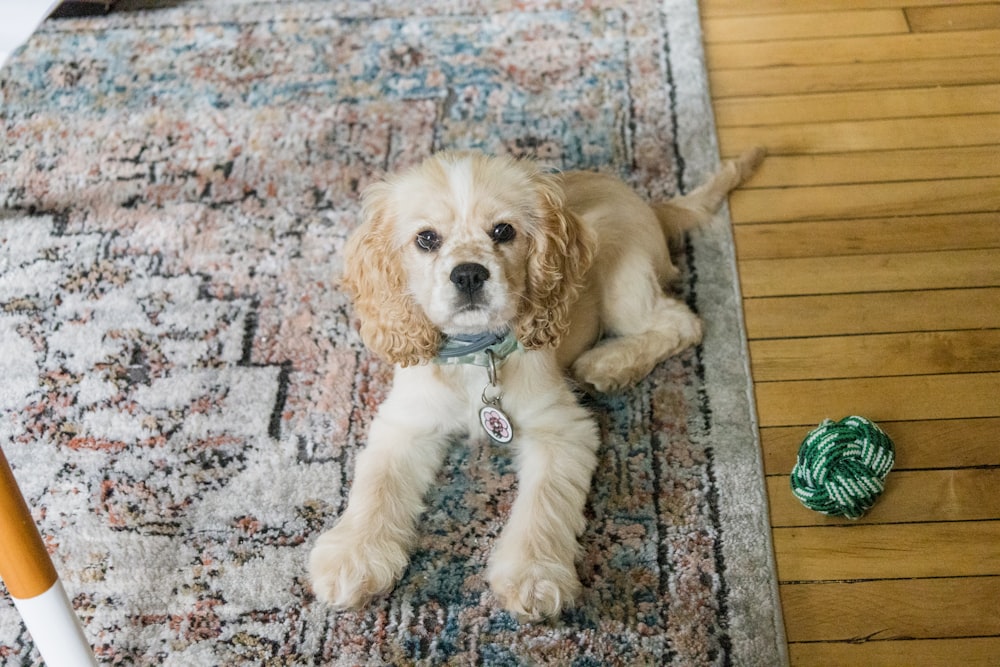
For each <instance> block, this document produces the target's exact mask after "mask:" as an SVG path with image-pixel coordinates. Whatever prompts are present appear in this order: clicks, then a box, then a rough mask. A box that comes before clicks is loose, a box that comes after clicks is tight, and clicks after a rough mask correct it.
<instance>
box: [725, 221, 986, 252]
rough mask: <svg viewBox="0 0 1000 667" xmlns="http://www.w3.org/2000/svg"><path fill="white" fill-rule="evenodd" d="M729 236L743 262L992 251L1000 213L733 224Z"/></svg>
mask: <svg viewBox="0 0 1000 667" xmlns="http://www.w3.org/2000/svg"><path fill="white" fill-rule="evenodd" d="M944 215H947V219H946V220H945V219H942V216H944ZM733 234H734V236H735V240H736V247H737V250H738V252H739V253H740V257H744V258H746V259H783V258H790V257H821V256H824V255H879V254H892V253H897V252H925V251H935V250H968V249H982V248H995V247H1000V211H997V212H992V211H991V212H988V213H980V212H977V213H952V214H936V215H914V216H895V217H886V218H854V219H848V220H814V221H806V222H795V223H787V222H779V223H771V224H769V223H757V224H746V225H738V226H737V227H736V228H735V229H734V230H733Z"/></svg>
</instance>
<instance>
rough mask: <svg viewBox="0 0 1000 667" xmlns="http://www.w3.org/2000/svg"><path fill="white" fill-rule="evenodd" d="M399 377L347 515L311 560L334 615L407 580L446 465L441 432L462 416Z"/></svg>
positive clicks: (375, 426) (360, 462) (363, 459)
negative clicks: (428, 503) (428, 501)
mask: <svg viewBox="0 0 1000 667" xmlns="http://www.w3.org/2000/svg"><path fill="white" fill-rule="evenodd" d="M401 375H402V374H397V381H396V383H395V384H394V386H393V389H392V391H390V394H389V396H388V397H387V398H386V400H385V402H384V403H383V404H382V406H381V407H380V409H379V412H378V414H377V415H376V417H375V419H374V420H373V421H372V425H371V429H370V430H369V434H368V444H367V446H366V447H365V449H364V450H363V451H362V452H361V453H360V454H359V455H358V458H357V463H356V465H355V470H354V481H353V485H352V487H351V493H350V496H349V498H348V503H347V509H346V510H344V514H343V515H342V516H341V517H340V520H339V521H338V522H337V524H336V526H334V527H333V528H332V529H330V530H328V531H326V532H325V533H323V534H322V535H321V536H320V537H319V540H317V542H316V545H315V546H314V547H313V550H312V553H311V554H310V557H309V572H310V576H311V579H312V584H313V590H314V592H315V593H316V596H317V597H318V598H319V599H320V600H323V601H325V602H329V603H331V604H332V605H334V606H335V607H337V608H341V609H350V608H356V607H358V606H360V605H362V604H364V603H365V602H367V601H368V600H369V599H370V598H372V597H373V596H376V595H380V594H382V593H386V592H388V591H389V590H390V589H391V588H392V587H393V586H394V585H395V583H396V581H397V580H398V579H399V577H400V576H401V575H402V573H403V570H404V569H405V568H406V564H407V562H408V561H409V553H410V548H411V546H412V544H413V541H414V539H415V537H416V532H417V531H416V522H417V519H418V518H419V516H420V514H421V512H422V511H423V509H424V505H423V499H424V495H425V494H426V492H427V490H428V488H429V487H430V485H431V483H432V482H433V480H434V477H435V474H436V472H437V470H438V468H439V467H440V466H441V462H442V459H443V457H444V452H445V449H446V443H447V435H448V433H447V432H446V430H445V426H444V425H445V424H448V422H449V420H450V419H451V418H452V415H454V414H456V413H458V412H459V411H460V409H459V408H456V407H455V406H454V405H452V404H451V402H449V401H447V400H442V401H439V402H438V403H437V404H436V405H434V404H432V402H431V401H429V400H427V394H426V392H424V393H419V392H418V393H414V392H413V390H412V387H410V388H409V389H407V388H405V387H402V386H401V384H402V383H400V376H401ZM414 397H415V398H414ZM448 410H451V414H450V415H449V414H448V413H447V411H448Z"/></svg>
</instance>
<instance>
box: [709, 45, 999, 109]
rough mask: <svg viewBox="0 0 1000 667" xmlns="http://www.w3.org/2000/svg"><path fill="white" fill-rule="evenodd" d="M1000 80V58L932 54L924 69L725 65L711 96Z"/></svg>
mask: <svg viewBox="0 0 1000 667" xmlns="http://www.w3.org/2000/svg"><path fill="white" fill-rule="evenodd" d="M998 82H1000V56H997V55H988V56H984V55H977V56H968V57H962V58H928V59H925V60H921V61H920V66H919V67H902V68H901V67H900V64H899V62H896V61H885V62H873V63H843V64H841V63H836V64H832V65H828V64H823V65H790V66H784V67H767V68H763V69H758V70H754V73H753V76H747V70H745V69H720V70H716V71H715V73H714V74H713V75H712V96H713V97H715V98H717V99H725V98H727V97H741V96H742V97H762V96H767V95H789V94H803V93H829V92H836V91H841V90H854V91H856V90H883V89H886V88H921V87H927V86H950V85H956V84H967V83H982V84H987V83H998Z"/></svg>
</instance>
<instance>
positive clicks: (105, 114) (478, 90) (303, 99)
mask: <svg viewBox="0 0 1000 667" xmlns="http://www.w3.org/2000/svg"><path fill="white" fill-rule="evenodd" d="M137 4H143V5H144V6H143V7H142V8H138V7H137V6H136V5H137ZM157 4H158V3H156V2H151V1H147V2H144V3H132V5H130V3H128V2H120V3H119V5H118V11H116V12H114V13H112V14H111V15H109V16H106V17H98V18H89V19H68V20H59V21H49V22H47V23H46V24H45V25H43V27H42V29H41V30H40V31H39V32H38V33H37V34H36V35H35V36H34V37H33V38H32V39H31V40H30V41H29V42H28V44H27V45H26V46H25V47H24V48H23V49H22V50H20V51H19V52H18V53H17V54H16V55H15V56H14V57H13V59H12V60H11V61H10V62H9V63H8V64H7V65H6V67H5V68H4V70H2V71H0V96H2V97H0V104H2V106H0V209H2V211H3V212H2V213H0V378H2V381H0V409H2V415H0V417H2V418H0V444H2V446H3V449H4V452H5V453H6V455H7V457H8V459H9V460H10V461H11V464H12V466H13V467H14V469H15V474H16V476H17V478H18V480H19V481H20V484H21V486H22V489H23V491H24V494H25V496H26V497H27V498H28V501H29V504H30V505H31V506H32V507H33V511H34V514H35V518H36V520H37V522H38V525H39V526H40V528H41V531H42V533H43V535H44V537H45V539H46V542H47V544H48V545H49V547H50V550H51V551H52V553H53V558H54V560H55V563H56V566H57V569H58V570H59V571H60V573H61V575H62V578H63V581H64V584H65V586H66V589H67V590H68V592H69V594H70V597H71V598H72V600H73V603H74V605H75V607H76V610H77V612H78V614H79V616H80V618H81V619H82V621H83V624H84V627H85V632H86V635H87V637H88V639H89V640H90V641H91V643H92V644H93V646H94V647H95V651H96V652H97V654H98V657H99V659H100V661H101V662H102V663H106V664H123V665H150V664H167V665H185V666H190V665H242V664H248V665H263V664H267V665H312V664H335V665H407V664H420V665H445V664H447V665H466V664H483V665H536V664H537V665H542V664H552V665H580V666H583V665H602V666H605V665H629V666H635V665H685V666H686V665H767V666H770V665H776V664H781V663H782V662H783V661H784V659H785V658H784V653H783V652H784V645H783V639H782V632H781V622H780V618H779V614H778V611H777V608H778V607H777V603H776V597H775V585H774V575H773V566H772V563H771V559H770V544H769V537H768V530H767V517H766V504H765V501H764V495H763V482H762V479H763V478H762V476H761V472H760V461H759V458H758V453H757V451H758V450H757V444H756V441H755V435H754V433H755V431H754V428H753V423H752V407H751V405H750V403H749V398H748V396H749V383H748V378H747V371H746V364H745V354H744V348H743V336H742V333H741V322H740V314H739V305H738V303H739V302H738V293H737V288H736V287H735V277H734V275H735V270H734V264H733V257H732V242H731V238H730V232H729V229H728V226H727V223H726V221H725V219H724V216H720V220H719V221H718V222H717V224H716V225H714V226H713V227H712V228H710V229H707V230H704V231H703V232H699V233H697V234H696V235H694V236H693V237H692V239H691V240H690V242H689V244H688V247H687V250H686V252H684V253H682V254H681V256H679V257H678V258H677V261H678V262H679V264H680V265H681V266H682V268H683V270H684V276H685V278H684V284H683V285H682V286H681V289H682V290H683V291H684V293H685V296H686V298H687V299H688V301H689V302H690V303H691V304H692V306H693V307H694V308H695V309H697V310H698V311H699V312H700V313H701V314H702V316H703V317H704V319H705V321H706V328H707V334H706V340H705V343H704V345H703V346H701V347H700V348H699V349H697V350H694V351H691V352H689V353H686V354H684V355H683V356H681V357H679V358H676V359H673V360H671V361H669V362H667V363H664V364H662V365H661V366H660V367H659V368H658V369H657V370H656V371H655V372H654V374H653V375H652V376H651V377H650V378H648V379H647V380H646V381H644V382H643V383H642V384H641V385H640V386H638V387H637V388H636V389H635V390H633V391H630V392H628V393H625V394H621V395H616V396H606V397H601V398H599V399H596V400H592V401H590V403H589V407H590V408H591V409H592V410H593V412H594V413H595V414H596V415H597V418H598V420H599V422H600V425H601V428H602V431H603V446H602V448H601V450H600V453H599V456H600V464H599V468H598V472H597V475H596V478H595V480H594V483H593V488H592V490H591V494H590V498H589V501H588V507H587V516H588V520H589V523H588V528H587V531H586V533H585V534H584V535H583V537H582V539H581V543H582V546H583V557H582V560H581V562H580V563H579V573H580V577H581V580H582V582H583V584H584V587H585V593H584V594H583V596H582V598H581V599H580V601H579V603H578V605H577V606H576V608H574V609H572V610H569V611H567V612H566V613H565V614H564V615H563V616H562V617H561V618H559V619H557V620H555V621H552V622H548V623H539V624H528V625H518V624H517V623H516V622H515V621H514V620H513V619H512V618H511V617H510V616H509V615H508V614H507V613H506V612H504V611H502V610H500V609H499V607H498V605H497V603H496V600H495V599H494V597H493V595H492V594H491V593H490V591H489V589H488V587H487V586H486V584H485V582H484V580H483V571H484V567H485V563H486V561H487V558H488V555H489V553H490V548H491V546H492V544H493V541H494V538H495V537H496V536H497V534H498V532H499V530H500V527H501V526H502V525H503V521H504V518H505V515H506V513H507V512H508V510H509V507H510V504H511V501H512V498H513V496H514V494H515V492H516V487H517V482H516V478H515V475H514V472H513V469H512V466H511V461H510V458H509V452H508V451H507V450H505V449H504V448H503V447H502V446H499V445H494V444H490V443H486V442H482V441H480V440H472V441H469V442H465V441H462V442H456V443H455V444H454V447H453V448H452V449H451V453H450V455H449V457H448V460H447V462H446V465H445V467H444V469H443V470H442V471H441V474H440V477H439V480H438V483H437V485H436V487H435V490H434V491H433V493H432V494H431V496H430V497H429V498H428V508H429V509H428V510H427V513H426V516H425V517H424V518H423V520H422V523H421V538H420V542H419V544H418V547H417V549H416V551H415V553H414V555H413V559H412V562H411V565H410V567H409V568H408V570H407V571H406V574H405V576H404V578H403V580H402V582H401V583H400V584H399V586H398V587H397V588H396V589H395V591H394V592H392V593H391V594H390V595H389V596H388V597H386V598H384V599H381V600H377V601H375V602H374V603H373V604H372V605H371V606H369V607H368V608H366V609H364V610H362V611H360V612H356V613H336V612H332V611H330V610H329V609H328V608H326V607H324V606H323V605H321V604H319V603H317V602H316V601H315V600H314V598H313V596H312V593H311V591H310V588H309V584H308V579H307V577H306V573H305V562H306V557H307V554H308V550H309V546H310V545H311V543H312V541H313V540H314V539H315V538H316V537H317V536H318V535H319V533H320V532H321V531H322V530H323V529H324V528H325V527H329V526H330V525H332V523H333V522H334V521H335V519H336V517H337V516H338V514H339V512H340V511H341V510H342V508H343V506H344V502H345V497H346V491H347V489H348V488H349V485H350V478H351V475H352V470H353V462H354V458H355V456H356V454H357V452H358V450H359V448H361V447H362V446H363V445H364V438H365V432H366V429H367V425H368V423H369V421H370V420H371V417H372V414H373V411H374V409H375V407H376V406H377V405H378V403H379V401H380V399H381V398H382V397H383V396H384V394H385V392H386V389H387V383H388V379H389V369H388V368H387V367H385V366H384V365H383V364H381V363H380V362H378V361H377V360H376V359H374V358H373V357H372V356H371V355H369V354H368V353H367V352H366V351H365V350H364V349H363V347H362V345H361V343H360V340H359V338H358V337H357V335H356V333H355V332H354V330H353V329H352V326H351V321H350V311H349V307H348V304H347V302H346V300H345V298H344V296H343V295H342V294H341V293H340V292H339V291H338V290H337V288H336V281H335V279H336V276H337V273H338V271H339V268H340V266H341V259H340V250H341V248H342V246H343V243H344V239H345V237H346V236H347V235H348V233H349V232H350V231H351V229H352V228H353V227H354V226H355V225H356V224H357V213H358V192H359V190H361V189H362V188H364V187H365V185H366V184H368V183H369V182H371V181H372V180H373V179H374V178H376V177H377V176H378V175H379V174H381V173H383V172H385V171H386V170H394V169H397V168H400V167H404V166H407V165H410V164H413V163H414V162H416V161H418V160H420V159H421V158H423V157H425V156H426V155H428V154H429V153H431V152H432V151H434V150H437V149H441V148H454V147H459V148H480V149H483V150H486V151H489V152H494V153H513V154H517V155H532V156H536V157H538V158H539V159H541V160H543V161H545V162H546V163H549V164H551V165H554V166H556V167H567V168H568V167H572V168H586V169H599V170H606V171H610V172H612V173H615V174H618V175H620V176H622V177H623V178H625V179H626V180H627V181H628V182H629V183H630V184H632V185H633V186H635V188H636V189H638V190H639V191H640V192H641V193H642V194H643V195H645V196H650V197H663V196H668V195H671V194H673V193H677V192H680V191H685V190H687V189H690V188H691V187H693V186H694V185H695V184H696V183H698V182H699V181H700V180H701V179H702V178H703V177H704V175H705V174H706V173H708V172H709V171H710V170H711V169H712V168H713V167H714V166H715V165H716V163H717V161H716V147H715V140H714V134H713V129H712V119H711V111H710V107H709V106H708V102H707V92H706V85H705V78H704V67H703V63H702V60H701V46H700V32H699V25H698V16H697V7H696V4H695V2H694V0H667V1H666V2H665V3H662V2H655V1H653V0H638V1H636V2H630V3H627V5H626V3H619V2H615V1H613V0H592V1H588V2H575V1H573V0H565V2H560V1H559V0H550V1H543V0H537V1H535V0H528V1H527V2H523V1H519V2H489V1H488V0H480V1H479V2H475V1H471V0H470V1H464V2H460V1H459V0H452V1H451V2H431V1H430V0H420V1H418V2H408V3H393V2H389V1H388V0H384V1H381V2H363V1H361V0H334V1H330V2H318V1H308V0H298V1H290V2H263V1H256V2H255V1H242V2H239V1H237V0H228V1H227V0H202V1H193V2H177V1H176V0H175V1H174V2H162V3H159V5H160V6H157ZM0 661H2V662H3V663H4V664H15V665H17V664H24V665H29V664H38V663H39V657H38V654H37V653H36V652H35V651H34V649H33V647H32V643H31V640H30V637H29V636H28V635H27V634H26V632H25V631H24V630H23V629H22V627H21V625H20V622H19V618H18V616H17V613H16V611H15V610H14V609H13V607H12V605H11V604H10V602H9V599H8V598H7V597H6V596H5V595H4V596H2V597H0Z"/></svg>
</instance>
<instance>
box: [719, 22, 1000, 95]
mask: <svg viewBox="0 0 1000 667" xmlns="http://www.w3.org/2000/svg"><path fill="white" fill-rule="evenodd" d="M997 44H1000V30H969V31H966V32H963V33H962V34H961V35H956V34H955V33H944V32H934V33H923V34H914V33H905V34H896V35H877V36H867V37H835V38H832V39H820V38H814V39H805V40H802V39H796V40H785V41H773V40H772V41H767V42H749V43H746V42H739V43H731V44H726V43H721V44H716V45H714V47H713V48H712V50H711V51H710V52H709V54H708V58H709V60H708V65H709V67H711V68H712V69H713V70H719V71H723V70H730V69H759V68H764V67H782V66H792V65H797V66H803V65H829V64H834V63H844V64H850V63H854V64H856V63H874V62H886V61H891V62H899V61H901V60H907V61H914V60H927V59H936V58H961V57H963V56H978V55H996V45H997ZM892 83H895V81H893V82H892ZM963 83H964V82H963Z"/></svg>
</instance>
